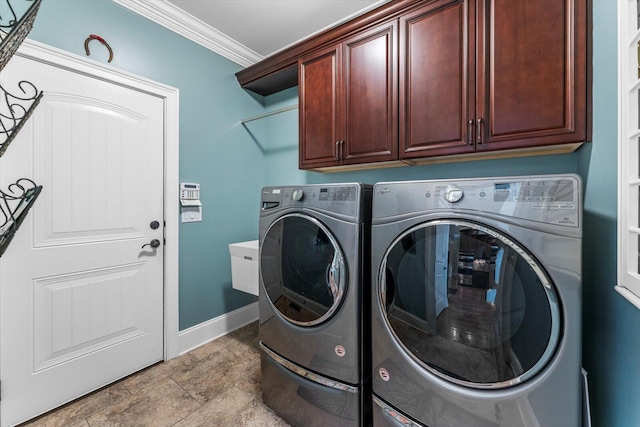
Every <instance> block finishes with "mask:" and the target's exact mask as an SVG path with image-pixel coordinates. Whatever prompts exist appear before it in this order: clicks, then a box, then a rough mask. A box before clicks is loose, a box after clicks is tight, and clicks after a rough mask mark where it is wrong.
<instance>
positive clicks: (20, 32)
mask: <svg viewBox="0 0 640 427" xmlns="http://www.w3.org/2000/svg"><path fill="white" fill-rule="evenodd" d="M14 1H15V2H16V3H14V5H15V4H17V0H14ZM25 2H26V3H30V6H29V7H28V8H27V9H26V11H25V12H24V14H23V15H22V17H21V18H20V19H18V16H17V14H16V10H15V9H14V5H12V4H11V0H0V71H2V70H3V69H4V67H5V65H7V63H8V62H9V60H10V59H11V58H12V57H13V54H14V53H15V52H16V50H18V47H20V44H21V43H22V42H23V40H24V39H25V38H26V37H27V34H29V31H31V28H32V27H33V22H34V21H35V19H36V14H37V13H38V9H39V8H40V3H42V0H23V3H22V4H21V6H26V4H25ZM18 89H19V92H21V94H19V95H16V94H15V93H13V94H12V93H10V92H8V91H7V90H5V88H4V87H2V86H1V85H0V156H2V154H4V152H5V151H6V150H7V147H8V146H9V144H10V143H11V141H13V139H14V138H15V137H16V135H17V134H18V132H19V131H20V129H22V126H23V125H24V123H25V122H26V121H27V119H28V118H29V117H30V116H31V113H33V110H34V109H35V108H36V106H37V105H38V103H39V102H40V99H41V98H42V91H38V89H37V88H36V87H35V86H34V85H33V83H30V82H28V81H26V80H23V81H21V82H19V83H18ZM41 191H42V186H41V185H36V183H35V182H33V181H32V180H30V179H28V178H20V179H18V180H17V181H16V182H15V183H13V184H10V185H9V187H8V188H7V191H6V192H5V191H2V190H0V256H2V255H3V254H4V252H5V251H6V250H7V246H9V243H11V240H12V239H13V236H15V234H16V231H18V229H19V228H20V225H21V224H22V222H23V221H24V219H25V217H26V216H27V213H28V212H29V209H31V206H33V203H34V202H35V201H36V199H37V198H38V196H39V195H40V192H41Z"/></svg>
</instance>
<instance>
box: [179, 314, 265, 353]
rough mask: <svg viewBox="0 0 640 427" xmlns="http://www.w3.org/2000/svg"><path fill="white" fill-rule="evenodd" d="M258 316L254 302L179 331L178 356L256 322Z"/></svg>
mask: <svg viewBox="0 0 640 427" xmlns="http://www.w3.org/2000/svg"><path fill="white" fill-rule="evenodd" d="M258 315H259V313H258V303H257V302H254V303H251V304H249V305H245V306H244V307H241V308H239V309H237V310H234V311H231V312H229V313H225V314H223V315H222V316H218V317H216V318H214V319H211V320H208V321H206V322H203V323H200V324H199V325H195V326H192V327H190V328H189V329H185V330H184V331H180V332H179V334H178V341H179V352H180V354H185V353H187V352H189V351H191V350H193V349H194V348H197V347H200V346H201V345H203V344H206V343H208V342H210V341H213V340H215V339H216V338H220V337H221V336H224V335H226V334H228V333H229V332H231V331H233V330H236V329H238V328H241V327H242V326H244V325H247V324H249V323H251V322H253V321H255V320H258Z"/></svg>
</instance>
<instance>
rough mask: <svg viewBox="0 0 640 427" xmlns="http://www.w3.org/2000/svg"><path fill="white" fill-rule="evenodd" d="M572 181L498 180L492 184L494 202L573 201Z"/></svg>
mask: <svg viewBox="0 0 640 427" xmlns="http://www.w3.org/2000/svg"><path fill="white" fill-rule="evenodd" d="M573 195H574V194H573V182H572V181H571V180H568V179H564V180H550V181H521V182H500V183H496V184H495V185H494V193H493V199H494V201H496V202H516V201H518V202H573V201H574V200H573Z"/></svg>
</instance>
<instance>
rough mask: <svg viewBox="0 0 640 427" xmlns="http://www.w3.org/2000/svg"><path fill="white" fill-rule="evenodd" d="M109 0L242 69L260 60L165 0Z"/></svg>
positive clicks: (244, 48)
mask: <svg viewBox="0 0 640 427" xmlns="http://www.w3.org/2000/svg"><path fill="white" fill-rule="evenodd" d="M112 1H113V2H114V3H117V4H119V5H120V6H122V7H124V8H126V9H129V10H130V11H132V12H134V13H137V14H138V15H141V16H143V17H145V18H147V19H149V20H151V21H153V22H155V23H156V24H159V25H162V26H163V27H165V28H167V29H169V30H171V31H173V32H175V33H177V34H179V35H181V36H183V37H185V38H187V39H189V40H191V41H193V42H194V43H198V44H199V45H201V46H204V47H205V48H207V49H209V50H211V51H213V52H216V53H218V54H219V55H221V56H223V57H225V58H227V59H229V60H231V61H233V62H235V63H236V64H239V65H242V66H243V67H248V66H250V65H252V64H255V63H256V62H258V61H260V60H261V59H263V57H262V55H259V54H258V53H256V52H254V51H252V50H251V49H249V48H247V47H246V46H244V45H242V44H240V43H238V42H236V41H235V40H233V39H231V38H230V37H227V36H226V35H225V34H223V33H221V32H220V31H218V30H216V29H215V28H213V27H211V26H210V25H208V24H206V23H204V22H203V21H201V20H199V19H198V18H196V17H194V16H192V15H190V14H188V13H186V12H184V11H183V10H182V9H180V8H178V7H176V6H174V5H173V4H172V3H169V2H168V1H166V0H112Z"/></svg>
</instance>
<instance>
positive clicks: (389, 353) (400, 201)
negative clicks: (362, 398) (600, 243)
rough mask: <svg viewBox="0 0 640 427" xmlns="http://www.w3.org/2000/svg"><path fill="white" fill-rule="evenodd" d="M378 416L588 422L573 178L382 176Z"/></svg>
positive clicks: (567, 426)
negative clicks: (396, 179) (583, 416)
mask: <svg viewBox="0 0 640 427" xmlns="http://www.w3.org/2000/svg"><path fill="white" fill-rule="evenodd" d="M371 238H372V242H371V245H372V259H371V263H372V277H373V282H374V290H373V292H372V370H373V373H372V384H373V400H374V404H373V414H374V415H373V417H374V421H373V424H374V426H400V425H403V426H428V427H460V426H474V427H483V426H487V427H489V426H491V427H497V426H500V427H536V426H542V427H554V426H555V427H578V426H579V425H580V424H581V411H582V395H581V390H582V388H581V245H582V240H581V239H582V210H581V184H580V179H579V177H577V176H575V175H562V176H527V177H507V178H486V179H464V180H451V181H414V182H395V183H393V182H390V183H379V184H376V185H375V186H374V196H373V218H372V236H371Z"/></svg>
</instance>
